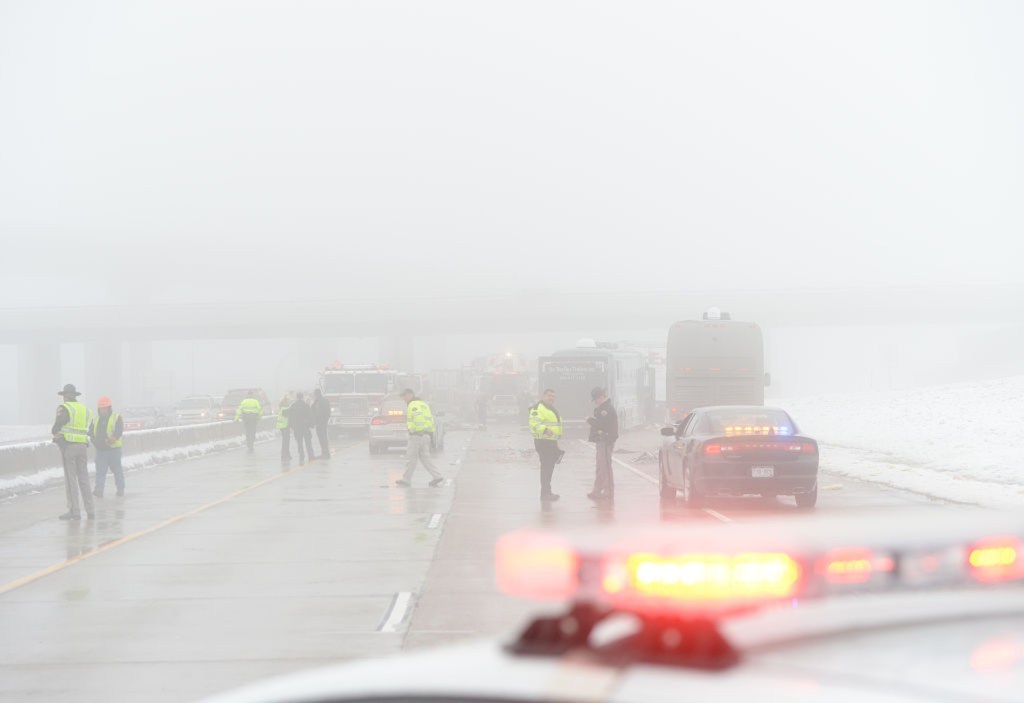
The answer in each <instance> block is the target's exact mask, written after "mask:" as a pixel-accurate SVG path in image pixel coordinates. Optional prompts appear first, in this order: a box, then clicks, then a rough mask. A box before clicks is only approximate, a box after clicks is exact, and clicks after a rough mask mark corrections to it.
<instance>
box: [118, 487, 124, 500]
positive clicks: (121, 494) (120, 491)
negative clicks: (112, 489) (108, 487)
mask: <svg viewBox="0 0 1024 703" xmlns="http://www.w3.org/2000/svg"><path fill="white" fill-rule="evenodd" d="M117 497H118V498H123V497H124V489H123V488H122V489H121V490H119V491H118V492H117Z"/></svg>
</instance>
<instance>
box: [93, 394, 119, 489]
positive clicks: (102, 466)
mask: <svg viewBox="0 0 1024 703" xmlns="http://www.w3.org/2000/svg"><path fill="white" fill-rule="evenodd" d="M123 435H124V422H122V420H121V415H120V413H116V412H114V408H113V403H111V402H110V398H108V397H107V396H105V395H101V396H100V399H99V400H98V401H96V415H95V416H93V418H92V422H91V423H89V439H90V440H92V446H94V447H96V490H95V491H93V493H92V494H93V495H94V496H96V497H97V498H102V497H103V487H104V486H105V485H106V483H107V469H110V471H111V472H112V473H113V474H114V483H115V485H116V486H117V495H119V496H123V495H124V470H123V469H122V468H121V443H122V441H121V437H122V436H123Z"/></svg>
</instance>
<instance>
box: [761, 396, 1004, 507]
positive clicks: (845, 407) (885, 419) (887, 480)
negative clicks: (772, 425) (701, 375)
mask: <svg viewBox="0 0 1024 703" xmlns="http://www.w3.org/2000/svg"><path fill="white" fill-rule="evenodd" d="M769 402H770V404H772V405H777V406H779V407H782V408H785V409H786V410H788V411H789V412H790V414H792V415H793V418H794V419H795V420H796V422H797V425H798V426H799V427H800V429H801V431H804V432H806V433H807V434H809V435H810V436H812V437H814V438H815V439H817V440H818V441H819V442H820V443H821V444H822V452H821V460H822V464H821V466H822V470H824V471H828V472H830V473H835V474H841V475H845V476H850V477H851V478H859V479H864V480H869V481H874V482H877V483H884V484H887V485H891V486H895V487H898V488H905V489H908V490H912V491H916V492H919V493H926V494H928V495H933V496H936V497H939V498H943V499H946V500H953V501H961V502H966V503H979V504H982V505H989V506H992V507H1010V506H1018V507H1019V506H1024V431H1022V429H1021V426H1022V424H1024V376H1015V377H1011V378H1005V379H999V380H993V381H983V382H976V383H957V384H951V385H945V386H934V387H928V388H915V389H907V390H899V391H878V392H862V393H851V394H843V395H827V396H818V397H813V398H792V399H787V400H778V401H774V400H773V401H769Z"/></svg>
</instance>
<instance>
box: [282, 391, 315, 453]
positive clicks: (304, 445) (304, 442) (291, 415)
mask: <svg viewBox="0 0 1024 703" xmlns="http://www.w3.org/2000/svg"><path fill="white" fill-rule="evenodd" d="M312 424H313V412H312V411H311V410H310V409H309V406H308V405H307V404H306V399H305V398H304V397H303V395H302V392H301V391H299V392H298V393H296V394H295V402H294V403H292V404H291V407H289V408H288V426H289V427H290V428H291V430H292V436H293V437H295V444H296V445H297V446H298V448H299V463H300V464H305V463H306V452H307V450H308V451H309V458H310V460H312V459H315V458H316V457H315V456H314V454H313V437H312V435H311V433H310V431H309V428H310V427H311V426H312Z"/></svg>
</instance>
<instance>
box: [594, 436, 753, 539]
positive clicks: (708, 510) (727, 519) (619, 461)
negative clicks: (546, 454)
mask: <svg viewBox="0 0 1024 703" xmlns="http://www.w3.org/2000/svg"><path fill="white" fill-rule="evenodd" d="M580 443H581V444H583V445H584V446H588V444H589V443H588V442H584V441H583V440H582V439H581V440H580ZM612 461H613V462H615V463H616V464H618V465H619V466H621V467H623V468H624V469H629V470H630V471H632V472H633V473H635V474H636V475H637V476H639V477H640V478H642V479H644V480H645V481H647V482H649V483H653V484H654V485H655V486H657V485H658V479H656V478H654V477H653V476H650V475H648V474H645V473H644V472H643V471H641V470H640V469H638V468H636V467H635V466H630V465H629V464H627V463H626V462H624V461H622V459H616V458H615V457H612ZM701 510H703V511H704V512H705V513H707V514H708V515H710V516H711V517H713V518H715V519H716V520H721V521H722V522H735V520H733V519H732V518H731V517H727V516H725V515H722V513H720V512H718V511H717V510H712V509H711V508H701Z"/></svg>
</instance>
